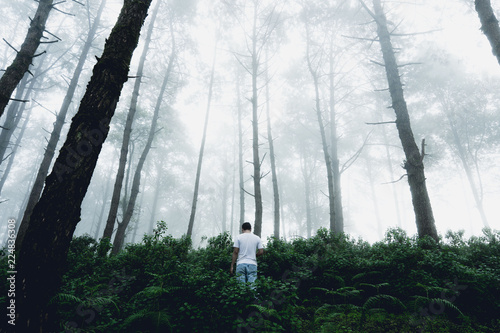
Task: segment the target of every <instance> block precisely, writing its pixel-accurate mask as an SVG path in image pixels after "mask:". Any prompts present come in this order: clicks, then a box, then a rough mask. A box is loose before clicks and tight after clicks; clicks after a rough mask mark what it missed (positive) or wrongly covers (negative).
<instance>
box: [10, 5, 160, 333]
mask: <svg viewBox="0 0 500 333" xmlns="http://www.w3.org/2000/svg"><path fill="white" fill-rule="evenodd" d="M151 1H152V0H124V4H123V7H122V10H121V12H120V15H119V16H118V20H117V22H116V24H115V26H114V28H113V30H112V31H111V34H110V36H109V38H108V39H107V41H106V44H105V46H104V51H103V53H102V55H101V57H100V58H98V61H97V63H96V65H95V66H94V69H93V75H92V78H91V80H90V82H89V84H88V86H87V89H86V92H85V95H84V96H83V98H82V100H81V103H80V107H79V109H78V112H77V114H76V115H75V116H74V117H73V120H72V122H71V126H70V129H69V132H68V135H67V138H66V141H65V143H64V144H63V146H62V148H61V150H60V153H59V156H58V158H57V160H56V162H55V165H54V168H53V170H52V172H51V174H50V175H49V176H48V177H47V180H46V186H45V189H44V191H43V193H42V196H41V197H40V200H39V201H38V203H37V204H36V206H35V208H34V209H33V213H32V214H31V217H30V226H29V228H28V230H27V231H26V235H25V237H24V240H23V242H22V244H21V247H20V248H19V256H18V263H17V272H18V273H17V281H18V290H16V292H18V293H19V294H18V297H17V299H16V310H17V312H16V330H18V331H19V332H34V331H44V332H53V331H57V330H58V329H60V328H59V327H58V325H57V324H58V323H55V322H54V319H53V317H52V314H51V313H49V311H48V309H47V304H48V302H49V301H50V299H51V297H52V296H53V295H54V294H55V293H56V292H57V290H58V288H59V286H60V283H61V279H62V275H63V273H64V266H65V265H64V263H65V261H66V257H67V253H68V249H69V245H70V242H71V239H72V237H73V233H74V231H75V228H76V226H77V224H78V222H79V220H80V210H81V203H82V201H83V198H84V196H85V193H86V192H87V189H88V186H89V184H90V179H91V178H92V174H93V172H94V169H95V166H96V163H97V159H98V157H99V153H100V151H101V149H102V146H103V143H104V140H105V139H106V137H107V135H108V132H109V122H110V121H111V118H112V117H113V115H114V112H115V109H116V105H117V103H118V99H119V97H120V93H121V90H122V87H123V84H124V83H125V82H126V81H127V79H128V72H129V66H130V61H131V59H132V54H133V52H134V50H135V48H136V47H137V43H138V41H139V34H140V31H141V27H142V25H143V23H144V20H145V18H146V15H147V12H148V8H149V6H150V4H151Z"/></svg>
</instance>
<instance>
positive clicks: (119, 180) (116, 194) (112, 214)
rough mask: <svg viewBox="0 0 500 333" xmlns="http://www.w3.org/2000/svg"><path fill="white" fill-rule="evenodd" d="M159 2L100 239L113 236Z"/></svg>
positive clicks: (140, 65) (131, 104) (152, 19)
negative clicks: (131, 135)
mask: <svg viewBox="0 0 500 333" xmlns="http://www.w3.org/2000/svg"><path fill="white" fill-rule="evenodd" d="M160 4H161V0H158V1H157V3H156V6H155V9H154V11H153V14H152V17H151V22H150V23H149V27H148V31H147V34H146V39H145V41H144V49H143V51H142V54H141V58H140V60H139V66H138V68H137V75H136V79H135V80H136V81H135V84H134V90H133V92H132V98H131V101H130V108H129V111H128V114H127V120H126V122H125V128H124V130H123V140H122V146H121V150H120V160H119V161H120V162H119V164H118V171H117V173H116V179H115V185H114V187H113V196H112V197H111V205H110V207H109V213H108V218H107V220H106V226H105V227H104V233H103V235H102V238H108V239H110V240H111V237H112V235H113V229H114V227H115V222H116V216H117V214H118V207H119V205H120V195H121V192H122V186H123V177H124V175H125V167H126V165H127V155H128V148H129V144H130V134H131V133H132V124H133V122H134V117H135V112H136V110H137V100H138V98H139V90H140V88H141V83H142V75H143V70H144V63H145V62H146V56H147V54H148V50H149V44H150V43H151V35H152V34H153V28H154V24H155V20H156V16H157V14H158V9H159V7H160Z"/></svg>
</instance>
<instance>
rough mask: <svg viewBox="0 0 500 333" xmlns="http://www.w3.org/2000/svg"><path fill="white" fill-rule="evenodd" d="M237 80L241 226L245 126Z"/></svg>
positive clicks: (241, 220)
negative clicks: (242, 118)
mask: <svg viewBox="0 0 500 333" xmlns="http://www.w3.org/2000/svg"><path fill="white" fill-rule="evenodd" d="M239 83H240V82H239V80H238V82H236V91H237V96H238V174H239V187H240V191H239V193H240V219H239V221H240V225H239V227H241V226H242V225H243V223H244V222H245V179H244V175H243V128H242V124H241V117H242V115H241V113H242V107H241V93H240V84H239Z"/></svg>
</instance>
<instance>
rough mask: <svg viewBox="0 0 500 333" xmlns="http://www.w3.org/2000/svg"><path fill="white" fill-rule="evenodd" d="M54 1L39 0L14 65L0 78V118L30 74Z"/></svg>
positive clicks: (13, 62)
mask: <svg viewBox="0 0 500 333" xmlns="http://www.w3.org/2000/svg"><path fill="white" fill-rule="evenodd" d="M53 3H54V1H53V0H39V1H38V8H37V11H36V13H35V16H34V17H33V18H32V19H31V24H30V27H29V29H28V33H27V34H26V38H25V39H24V42H23V44H22V45H21V48H20V49H19V51H18V50H16V53H17V54H16V57H15V58H14V60H13V61H12V64H11V65H10V66H9V67H7V69H6V70H5V72H4V73H3V75H2V77H1V78H0V117H2V114H3V112H4V110H5V107H6V106H7V104H8V103H9V101H10V96H11V95H12V93H13V92H14V90H15V89H16V87H17V85H18V83H19V82H20V81H21V80H22V78H23V76H24V74H25V73H26V72H28V70H29V67H30V65H31V62H32V61H33V58H34V57H36V56H37V55H36V54H35V52H36V50H37V49H38V46H39V45H40V39H41V38H42V37H43V34H44V33H45V24H46V23H47V19H48V18H49V13H50V11H51V9H52V8H53Z"/></svg>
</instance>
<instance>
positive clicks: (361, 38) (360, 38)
mask: <svg viewBox="0 0 500 333" xmlns="http://www.w3.org/2000/svg"><path fill="white" fill-rule="evenodd" d="M341 36H342V37H344V38H351V39H359V40H367V41H369V42H372V43H373V42H377V41H378V38H363V37H354V36H346V35H341Z"/></svg>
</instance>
